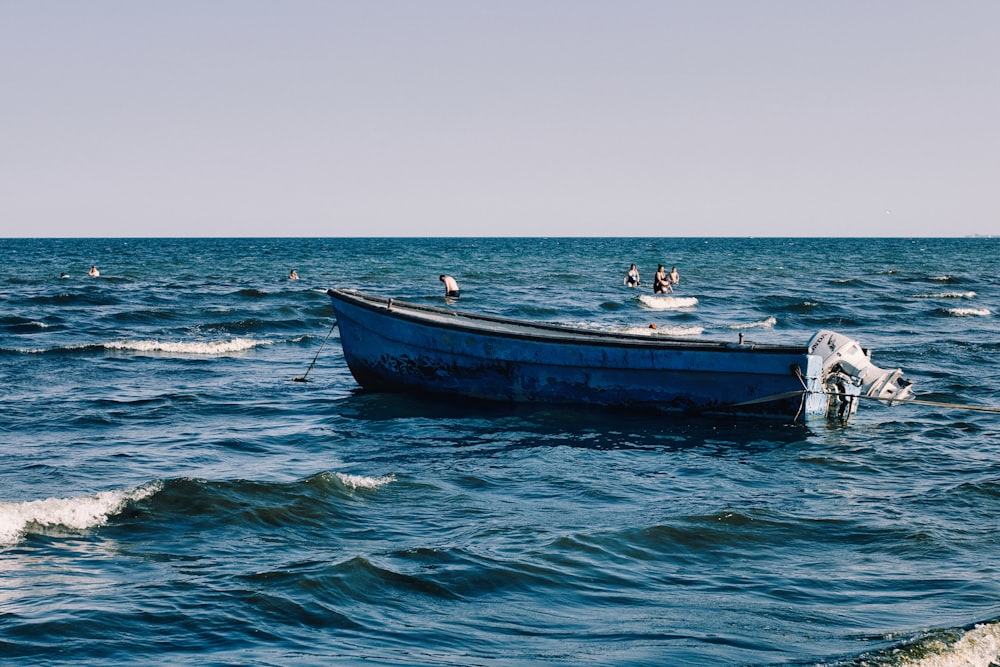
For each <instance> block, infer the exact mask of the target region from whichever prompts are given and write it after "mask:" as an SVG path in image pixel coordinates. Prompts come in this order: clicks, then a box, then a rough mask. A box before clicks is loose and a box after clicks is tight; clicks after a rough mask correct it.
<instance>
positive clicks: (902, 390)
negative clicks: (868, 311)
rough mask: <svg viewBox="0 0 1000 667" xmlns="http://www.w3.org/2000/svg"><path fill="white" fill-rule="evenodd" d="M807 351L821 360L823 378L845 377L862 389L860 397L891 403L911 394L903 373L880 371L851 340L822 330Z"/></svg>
mask: <svg viewBox="0 0 1000 667" xmlns="http://www.w3.org/2000/svg"><path fill="white" fill-rule="evenodd" d="M808 350H809V354H815V355H817V356H819V357H820V358H822V359H823V375H824V376H827V375H831V374H836V373H843V374H845V375H847V376H848V377H850V378H851V379H852V380H854V381H855V382H856V383H857V384H859V385H860V386H861V395H862V396H867V397H869V398H876V399H879V400H883V401H890V402H891V401H899V400H903V399H906V398H909V397H910V394H911V393H912V383H911V382H910V381H909V380H907V379H906V378H904V377H903V371H902V370H900V369H898V368H897V369H894V370H885V369H882V368H879V367H878V366H876V365H875V364H873V363H872V362H871V358H870V357H869V355H868V353H866V352H865V351H864V350H863V349H862V348H861V345H860V344H859V343H858V342H857V341H856V340H854V339H852V338H848V337H847V336H844V335H842V334H838V333H836V332H834V331H827V330H825V329H824V330H822V331H818V332H817V333H816V335H814V336H813V337H812V338H811V339H810V340H809V345H808Z"/></svg>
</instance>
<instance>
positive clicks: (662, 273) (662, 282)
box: [653, 264, 674, 294]
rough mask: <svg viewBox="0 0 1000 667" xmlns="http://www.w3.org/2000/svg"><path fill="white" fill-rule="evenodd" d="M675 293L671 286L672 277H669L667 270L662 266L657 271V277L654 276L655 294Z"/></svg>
mask: <svg viewBox="0 0 1000 667" xmlns="http://www.w3.org/2000/svg"><path fill="white" fill-rule="evenodd" d="M673 291H674V288H673V287H671V286H670V277H669V276H667V272H666V270H664V268H663V265H662V264H660V265H659V267H657V269H656V275H655V276H653V294H667V293H668V292H673Z"/></svg>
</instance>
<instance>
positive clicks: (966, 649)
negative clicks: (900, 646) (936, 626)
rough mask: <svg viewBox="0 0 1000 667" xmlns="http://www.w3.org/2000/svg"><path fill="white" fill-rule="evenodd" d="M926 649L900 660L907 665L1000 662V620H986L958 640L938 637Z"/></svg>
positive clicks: (968, 666) (963, 666)
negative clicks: (950, 641)
mask: <svg viewBox="0 0 1000 667" xmlns="http://www.w3.org/2000/svg"><path fill="white" fill-rule="evenodd" d="M922 650H923V651H926V655H923V656H922V657H920V658H916V659H904V660H902V661H901V662H900V663H899V664H900V665H905V666H906V667H989V665H995V664H997V663H998V662H1000V624H998V623H983V624H981V625H977V626H976V627H974V628H973V629H972V630H969V631H968V632H966V633H965V634H964V635H962V637H961V639H959V640H958V641H957V642H955V643H954V644H951V645H949V644H947V643H945V642H943V641H941V640H934V642H932V643H931V644H930V645H928V646H924V647H922Z"/></svg>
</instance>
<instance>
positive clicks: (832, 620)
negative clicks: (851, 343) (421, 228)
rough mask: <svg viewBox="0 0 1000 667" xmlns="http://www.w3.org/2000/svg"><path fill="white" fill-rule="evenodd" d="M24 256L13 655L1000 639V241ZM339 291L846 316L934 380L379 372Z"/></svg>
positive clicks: (6, 551)
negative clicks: (845, 407)
mask: <svg viewBox="0 0 1000 667" xmlns="http://www.w3.org/2000/svg"><path fill="white" fill-rule="evenodd" d="M0 260H2V272H0V379H2V392H3V393H2V398H0V406H2V407H0V664H4V665H29V664H30V665H40V666H46V665H69V664H73V665H77V664H80V665H90V666H102V665H220V666H221V665H259V666H264V665H267V666H271V665H275V666H279V665H280V666H285V665H365V666H371V665H463V666H464V665H479V666H490V667H492V666H513V665H540V664H541V665H821V666H827V667H834V666H844V665H854V666H862V665H864V666H868V665H878V666H882V665H913V666H923V667H932V666H933V667H938V666H953V665H954V666H958V665H962V666H965V665H977V666H978V665H982V666H987V665H997V664H1000V414H998V409H1000V363H998V358H1000V357H998V355H1000V239H997V238H988V237H984V238H941V239H934V238H892V239H881V238H871V239H856V238H854V239H843V238H829V239H825V238H164V239H156V238H101V239H96V238H95V239H51V238H46V239H31V238H18V239H0ZM632 263H635V264H636V265H637V267H638V269H639V271H640V275H641V278H642V285H641V286H640V287H639V288H629V287H625V286H624V285H623V277H624V274H625V272H626V270H627V269H628V267H629V265H630V264H632ZM659 264H663V265H664V266H665V267H666V268H667V270H669V269H670V268H671V267H672V266H676V267H677V269H678V271H679V272H680V282H679V284H678V285H677V286H676V288H675V293H674V295H673V296H674V297H676V299H677V302H676V307H671V308H657V307H655V306H654V305H653V304H654V303H655V302H651V301H650V299H649V297H650V296H652V289H651V286H652V277H653V273H654V271H655V270H656V267H657V265H659ZM91 266H95V267H96V268H97V270H98V271H99V272H100V275H99V276H97V277H91V276H89V275H88V270H89V269H90V267H91ZM293 269H294V270H295V271H296V272H297V274H298V276H299V279H298V280H290V279H289V274H290V272H291V271H292V270H293ZM441 274H449V275H452V276H454V277H455V278H456V279H457V281H458V283H459V286H460V288H461V296H460V297H459V298H458V299H447V300H446V299H445V296H444V287H443V284H442V283H441V281H440V280H439V276H440V275H441ZM330 287H342V288H351V289H357V290H362V291H365V292H370V293H374V294H379V295H385V296H391V297H393V298H397V299H400V300H405V301H412V302H415V303H423V304H432V305H438V306H441V307H445V308H453V309H458V310H463V311H468V312H473V313H488V314H496V315H503V316H507V317H514V318H519V319H526V320H532V321H539V322H549V323H556V324H561V325H571V326H577V327H583V328H588V329H595V330H609V331H634V332H653V331H655V332H657V333H656V334H655V335H665V334H666V335H674V336H681V337H686V338H687V339H690V340H727V341H733V342H735V341H737V339H738V338H739V337H740V336H743V337H744V339H745V340H746V342H749V343H754V342H782V343H789V344H802V345H805V344H806V342H807V341H808V339H809V338H810V337H811V336H812V335H813V333H815V332H816V331H818V330H820V329H832V330H834V331H836V332H838V333H841V334H844V335H847V336H849V337H851V338H854V339H856V340H858V341H859V342H860V343H861V345H862V346H863V347H864V348H865V349H867V350H869V351H870V353H871V359H872V363H874V364H875V365H876V366H878V367H880V368H884V369H894V368H901V369H903V372H904V374H905V376H906V377H907V378H908V379H910V380H911V381H912V382H913V383H914V385H913V386H914V398H915V399H917V400H916V401H914V402H910V403H903V404H897V405H886V404H884V403H880V402H877V401H868V402H864V403H863V404H862V405H861V407H860V408H859V410H858V413H857V414H856V415H855V417H854V419H853V420H852V421H851V422H850V423H849V424H847V425H846V426H844V425H840V424H834V423H827V422H826V421H825V420H820V421H818V422H817V421H811V422H808V423H805V424H802V423H797V424H796V423H791V422H787V423H786V422H784V421H781V420H779V421H753V420H751V421H740V420H734V419H729V418H720V417H715V418H707V417H685V416H680V415H674V414H668V413H663V414H660V413H647V412H631V411H625V410H607V411H605V410H597V409H593V408H588V407H582V406H581V407H579V408H577V407H575V406H573V405H568V406H560V407H552V406H544V405H505V404H489V403H480V404H469V403H464V402H462V401H458V400H454V399H450V398H444V397H437V396H433V395H418V396H408V395H399V394H391V393H376V392H368V391H364V390H362V389H361V388H360V387H359V386H358V385H357V383H356V382H355V381H354V379H353V377H352V376H351V373H350V371H349V369H348V368H347V366H346V364H345V362H344V359H343V356H342V350H341V347H340V340H339V330H338V328H337V327H336V324H337V323H336V320H335V317H334V313H333V311H332V308H331V304H330V301H329V298H328V297H327V295H326V294H325V290H326V289H327V288H330ZM654 324H655V325H656V329H655V330H654V329H652V328H651V326H650V325H654ZM650 335H654V334H652V333H650Z"/></svg>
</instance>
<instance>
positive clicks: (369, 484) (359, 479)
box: [334, 472, 396, 489]
mask: <svg viewBox="0 0 1000 667" xmlns="http://www.w3.org/2000/svg"><path fill="white" fill-rule="evenodd" d="M334 474H335V475H337V479H339V480H340V483H341V484H343V485H344V486H346V487H349V488H351V489H377V488H379V487H381V486H385V485H386V484H391V483H392V482H395V481H396V476H395V475H384V476H382V477H365V476H364V475H348V474H345V473H340V472H338V473H334Z"/></svg>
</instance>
